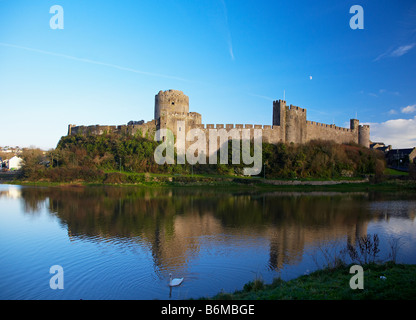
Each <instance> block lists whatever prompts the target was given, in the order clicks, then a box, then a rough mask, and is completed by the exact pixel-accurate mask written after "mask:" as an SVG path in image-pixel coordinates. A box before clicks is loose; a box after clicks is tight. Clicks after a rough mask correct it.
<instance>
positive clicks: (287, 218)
mask: <svg viewBox="0 0 416 320" xmlns="http://www.w3.org/2000/svg"><path fill="white" fill-rule="evenodd" d="M19 192H20V193H16V192H15V191H13V188H11V189H8V190H7V191H0V197H9V196H10V195H11V194H13V195H16V194H18V196H19V197H21V199H22V200H23V204H24V211H25V212H26V213H27V214H34V213H36V212H38V211H39V210H40V208H42V207H43V206H46V207H47V209H48V211H49V212H50V214H52V215H54V216H56V217H58V218H59V221H60V223H61V225H62V226H64V227H65V228H67V230H68V236H69V238H70V239H72V240H89V241H94V242H97V241H111V242H114V243H118V244H122V246H129V245H132V244H137V243H140V244H141V245H144V246H146V247H148V248H149V250H150V251H151V256H152V259H153V265H154V268H155V270H156V272H159V271H160V270H168V269H170V270H172V269H174V268H176V269H177V268H179V267H184V266H186V264H187V263H188V262H189V261H190V260H191V259H193V258H195V257H197V256H198V255H199V254H200V250H201V245H204V246H205V247H207V246H208V247H209V246H212V248H214V247H215V248H217V247H218V248H227V250H230V251H232V250H233V249H234V248H230V247H229V246H230V245H232V246H240V247H250V246H253V243H256V242H258V241H260V242H261V241H263V240H264V239H266V241H265V243H268V248H267V250H268V252H269V254H268V256H269V261H268V268H270V269H272V270H279V269H281V268H282V267H283V266H284V265H288V264H289V265H290V264H295V263H298V262H299V261H301V260H302V257H303V254H304V250H305V247H306V246H309V245H313V244H314V243H320V242H322V241H328V240H336V239H344V238H345V239H348V240H347V241H352V242H354V241H355V240H356V239H357V237H360V236H363V235H365V234H366V233H367V227H368V223H369V222H370V221H372V220H374V219H389V217H390V216H392V215H393V216H395V217H397V216H399V217H403V218H406V219H411V220H414V218H415V213H416V203H415V202H414V201H413V202H409V200H410V199H411V198H412V196H409V195H407V196H406V195H401V197H400V200H397V195H386V194H377V193H349V194H340V193H282V192H269V193H258V192H248V191H245V192H230V191H224V190H213V189H187V188H179V189H164V188H160V189H159V188H133V187H132V188H129V187H121V188H117V187H85V188H84V187H66V188H63V187H60V188H33V187H25V188H22V189H20V190H19ZM409 203H410V204H409ZM230 238H233V241H229V239H230ZM236 239H238V241H236ZM208 244H209V245H208ZM216 244H221V246H217V245H216ZM215 254H221V252H219V251H216V253H215Z"/></svg>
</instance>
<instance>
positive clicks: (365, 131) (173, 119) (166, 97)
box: [68, 90, 370, 147]
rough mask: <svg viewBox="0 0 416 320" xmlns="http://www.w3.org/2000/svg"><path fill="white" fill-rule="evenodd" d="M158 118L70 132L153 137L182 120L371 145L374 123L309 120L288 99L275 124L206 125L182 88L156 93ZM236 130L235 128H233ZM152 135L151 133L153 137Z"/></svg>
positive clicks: (266, 137) (272, 136) (285, 138)
mask: <svg viewBox="0 0 416 320" xmlns="http://www.w3.org/2000/svg"><path fill="white" fill-rule="evenodd" d="M154 108H155V118H154V119H153V120H151V121H148V122H146V123H145V122H144V121H138V122H135V121H130V122H129V123H128V124H127V125H118V126H114V125H109V126H102V125H91V126H76V125H74V124H70V125H68V135H77V134H83V135H86V134H97V135H102V134H106V133H107V134H108V133H115V134H118V133H129V134H133V135H136V134H139V135H141V136H143V137H151V135H153V134H154V133H155V132H156V130H157V129H162V128H167V129H170V130H172V132H173V133H174V134H176V133H177V132H178V131H181V130H182V127H181V126H180V125H178V123H179V121H181V123H182V122H184V123H185V130H186V132H188V131H189V130H191V129H201V130H210V129H225V130H226V131H230V133H231V132H233V131H234V132H235V130H236V129H237V130H238V131H241V130H242V129H250V131H251V132H252V130H254V129H258V130H262V131H263V132H262V134H263V135H262V136H263V141H264V142H268V143H273V144H277V143H279V142H284V143H291V142H293V143H306V142H308V141H311V140H327V141H334V142H336V143H348V142H355V143H359V144H361V145H363V146H366V147H369V144H370V126H369V125H360V124H359V123H360V122H359V120H357V119H351V120H350V128H343V127H338V126H336V125H334V124H324V123H320V122H315V121H309V120H307V119H306V114H307V110H306V109H305V108H300V107H298V106H294V105H287V104H286V101H285V100H274V101H273V119H272V124H271V125H260V124H241V123H240V124H231V123H227V124H203V123H202V116H201V114H200V113H197V112H189V98H188V96H186V95H185V94H184V93H183V92H182V91H179V90H166V91H159V93H158V94H157V95H156V96H155V106H154ZM231 130H233V131H231ZM149 134H150V136H149Z"/></svg>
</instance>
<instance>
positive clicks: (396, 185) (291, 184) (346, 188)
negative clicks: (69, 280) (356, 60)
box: [4, 171, 416, 192]
mask: <svg viewBox="0 0 416 320" xmlns="http://www.w3.org/2000/svg"><path fill="white" fill-rule="evenodd" d="M4 183H12V184H19V185H37V186H71V185H77V186H91V185H113V186H139V187H140V186H142V187H196V186H198V187H233V188H243V189H252V190H265V191H268V190H270V191H273V190H278V191H336V192H362V191H386V192H394V191H413V192H414V191H415V190H416V181H411V180H399V179H397V180H383V182H377V183H375V182H370V181H368V180H363V178H360V177H356V178H343V179H341V178H340V179H328V180H323V179H317V180H312V179H295V180H293V179H282V180H271V179H266V180H265V179H263V178H259V177H237V176H232V175H213V174H194V175H185V174H160V173H159V174H156V173H132V172H123V171H122V172H119V171H107V172H103V173H102V174H101V175H100V176H98V177H97V176H94V178H93V179H91V180H89V181H88V180H87V181H86V180H84V179H63V181H54V182H51V181H49V180H47V179H39V180H36V181H32V180H29V179H19V178H17V179H15V180H13V181H11V180H9V181H4Z"/></svg>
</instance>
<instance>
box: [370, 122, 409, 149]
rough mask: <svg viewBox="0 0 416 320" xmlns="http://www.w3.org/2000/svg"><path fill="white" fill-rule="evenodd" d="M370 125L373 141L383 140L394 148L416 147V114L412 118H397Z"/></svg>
mask: <svg viewBox="0 0 416 320" xmlns="http://www.w3.org/2000/svg"><path fill="white" fill-rule="evenodd" d="M367 124H369V125H370V139H371V141H381V142H384V143H385V144H386V145H390V144H391V145H392V146H393V148H412V147H416V116H415V117H413V118H412V119H395V120H388V121H386V122H382V123H367Z"/></svg>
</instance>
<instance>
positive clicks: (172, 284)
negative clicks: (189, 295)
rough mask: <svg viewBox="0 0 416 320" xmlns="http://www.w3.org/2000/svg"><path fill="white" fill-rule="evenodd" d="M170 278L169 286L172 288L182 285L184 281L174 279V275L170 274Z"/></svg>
mask: <svg viewBox="0 0 416 320" xmlns="http://www.w3.org/2000/svg"><path fill="white" fill-rule="evenodd" d="M169 277H170V282H169V286H171V287H176V286H179V285H180V284H181V283H182V281H183V278H180V279H178V278H175V279H172V273H169Z"/></svg>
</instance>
